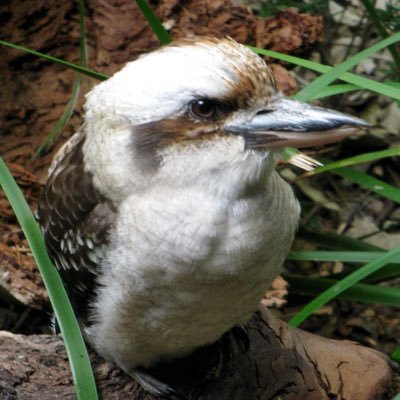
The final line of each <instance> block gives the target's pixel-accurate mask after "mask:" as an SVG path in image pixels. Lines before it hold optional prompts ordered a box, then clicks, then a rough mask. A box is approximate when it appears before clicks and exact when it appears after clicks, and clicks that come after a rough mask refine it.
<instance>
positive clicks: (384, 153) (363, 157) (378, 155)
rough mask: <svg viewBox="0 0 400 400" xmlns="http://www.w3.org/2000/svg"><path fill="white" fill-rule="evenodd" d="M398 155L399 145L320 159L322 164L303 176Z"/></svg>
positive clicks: (399, 154) (399, 153) (399, 152)
mask: <svg viewBox="0 0 400 400" xmlns="http://www.w3.org/2000/svg"><path fill="white" fill-rule="evenodd" d="M394 156H400V147H393V148H391V149H386V150H379V151H372V152H370V153H364V154H359V155H357V156H353V157H349V158H346V159H344V160H339V161H330V160H327V159H322V162H323V163H324V165H323V166H322V167H317V168H315V169H314V170H313V171H310V172H306V173H305V174H304V175H305V176H311V175H316V174H320V173H321V172H326V171H332V170H335V169H338V168H342V167H351V166H353V165H358V164H363V163H367V162H372V161H377V160H382V159H384V158H388V157H394Z"/></svg>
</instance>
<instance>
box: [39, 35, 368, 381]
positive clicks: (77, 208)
mask: <svg viewBox="0 0 400 400" xmlns="http://www.w3.org/2000/svg"><path fill="white" fill-rule="evenodd" d="M366 126H367V124H366V123H365V122H364V121H362V120H360V119H357V118H354V117H350V116H347V115H344V114H341V113H338V112H335V111H331V110H327V109H322V108H318V107H313V106H310V105H307V104H303V103H300V102H297V101H294V100H290V99H288V98H285V97H283V96H282V95H281V94H280V93H279V92H278V91H277V89H276V85H275V81H274V77H273V76H272V73H271V71H270V69H269V68H268V66H267V65H266V63H265V62H264V60H263V59H262V58H260V57H259V56H258V55H256V54H255V53H253V52H252V51H250V50H249V49H248V48H246V47H245V46H243V45H240V44H238V43H236V42H235V41H233V40H232V39H229V38H227V39H223V40H217V39H212V38H196V39H190V40H189V39H188V40H183V41H180V42H177V43H173V44H171V45H168V46H165V47H162V48H160V49H158V50H156V51H154V52H152V53H149V54H146V55H143V56H141V57H140V58H138V59H137V60H135V61H133V62H130V63H128V64H127V65H126V66H125V67H124V68H123V69H122V70H121V71H119V72H118V73H116V74H115V75H114V76H113V77H111V78H110V79H108V80H107V81H104V82H102V83H100V84H98V85H97V86H95V87H94V88H93V89H92V90H91V91H90V93H89V94H88V95H87V99H86V105H85V114H84V122H83V125H82V128H81V130H80V132H78V133H77V134H76V135H74V136H73V137H72V138H71V139H70V140H69V141H68V142H67V143H66V144H65V145H64V146H63V148H62V149H61V150H60V151H59V153H58V154H57V156H56V157H55V160H54V161H53V164H52V166H51V168H50V173H49V178H48V181H47V184H46V186H45V189H44V193H43V195H42V197H41V199H40V202H39V208H38V212H39V220H40V224H41V227H42V231H43V233H44V236H45V241H46V245H47V248H48V251H49V253H50V256H51V258H52V259H53V260H54V262H55V264H56V266H57V268H58V270H59V271H60V273H61V275H62V277H63V279H64V281H65V284H66V287H67V289H68V291H69V293H70V296H71V299H72V302H73V305H74V307H75V310H76V312H77V315H78V318H79V321H80V323H81V325H82V328H83V331H84V333H85V336H86V338H87V340H88V341H89V342H90V344H91V345H92V346H93V347H94V348H95V349H96V350H97V352H98V353H99V354H101V355H103V356H104V357H105V358H107V359H109V360H112V361H114V362H116V363H117V364H118V365H119V366H120V367H122V368H123V369H124V370H125V371H127V372H128V373H131V374H133V373H134V371H135V369H136V368H138V367H151V366H153V365H155V364H156V363H157V362H158V361H160V360H170V359H174V358H177V357H181V356H185V355H188V354H189V353H191V352H192V351H193V350H194V349H197V348H199V347H201V346H203V345H206V344H210V343H213V342H215V341H216V340H217V339H218V338H219V337H221V335H223V334H224V333H225V332H226V331H228V330H229V329H231V328H232V327H233V326H234V325H235V324H238V323H242V322H245V321H246V320H247V319H249V317H250V316H251V314H252V313H253V312H254V311H255V310H256V308H257V305H258V302H259V300H260V299H261V298H262V296H263V294H264V293H265V292H266V290H267V289H268V287H269V285H270V283H271V281H272V280H273V279H274V278H275V277H276V276H277V274H279V272H280V269H281V266H282V263H283V261H284V259H285V256H286V255H287V253H288V252H289V249H290V246H291V243H292V240H293V237H294V234H295V230H296V226H297V224H298V220H299V211H300V208H299V204H298V202H297V200H296V198H295V197H294V194H293V191H292V189H291V187H290V186H289V185H288V184H287V183H286V182H285V181H284V180H283V179H282V178H281V177H280V176H279V175H278V174H277V173H276V172H275V170H274V168H275V165H276V163H277V160H278V159H279V156H280V153H281V150H282V148H283V147H284V146H293V147H309V146H314V145H320V144H324V143H330V142H333V141H336V140H338V139H340V138H342V137H344V136H346V135H349V134H351V133H354V132H355V131H356V130H357V129H359V128H364V127H366Z"/></svg>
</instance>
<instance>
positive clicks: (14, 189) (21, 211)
mask: <svg viewBox="0 0 400 400" xmlns="http://www.w3.org/2000/svg"><path fill="white" fill-rule="evenodd" d="M0 186H1V187H2V188H3V190H4V192H5V194H6V196H7V198H8V200H9V202H10V204H11V206H12V208H13V210H14V212H15V215H16V217H17V219H18V221H19V223H20V225H21V228H22V230H23V231H24V234H25V236H26V238H27V240H28V243H29V246H30V248H31V250H32V254H33V257H34V258H35V261H36V263H37V265H38V267H39V270H40V273H41V275H42V278H43V282H44V284H45V286H46V289H47V292H48V294H49V297H50V301H51V304H52V306H53V309H54V313H55V315H56V318H57V321H58V323H59V325H60V329H61V333H62V336H63V338H64V342H65V346H66V349H67V354H68V358H69V361H70V365H71V371H72V376H73V379H74V382H75V388H76V393H77V397H78V399H79V400H97V399H98V396H97V390H96V384H95V381H94V377H93V372H92V369H91V366H90V361H89V356H88V353H87V350H86V347H85V344H84V342H83V338H82V334H81V331H80V329H79V326H78V323H77V321H76V318H75V316H74V313H73V311H72V307H71V304H70V302H69V300H68V297H67V294H66V292H65V289H64V286H63V284H62V282H61V279H60V276H59V275H58V272H57V270H56V268H55V267H54V266H53V264H52V263H51V261H50V259H49V256H48V255H47V251H46V248H45V245H44V242H43V238H42V235H41V233H40V230H39V227H38V226H37V224H36V222H35V220H34V218H33V215H32V213H31V211H30V209H29V206H28V204H27V203H26V201H25V199H24V197H23V195H22V193H21V191H20V190H19V188H18V186H17V184H16V182H15V181H14V179H13V177H12V176H11V174H10V172H9V171H8V169H7V167H6V165H5V164H4V162H3V160H2V159H1V158H0Z"/></svg>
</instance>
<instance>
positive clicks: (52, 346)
mask: <svg viewBox="0 0 400 400" xmlns="http://www.w3.org/2000/svg"><path fill="white" fill-rule="evenodd" d="M235 329H236V332H235ZM235 329H234V330H233V331H231V332H230V333H228V334H226V335H225V336H224V337H223V338H222V339H221V341H220V342H218V343H217V344H215V345H213V346H210V347H207V348H204V349H201V350H199V351H198V352H196V353H195V354H194V355H191V356H190V357H186V358H185V359H183V360H179V361H175V362H172V363H169V364H168V365H163V366H161V367H159V368H157V369H156V370H153V371H152V372H153V373H155V375H157V376H158V377H160V378H164V379H165V378H167V379H168V382H172V383H173V385H174V386H175V387H178V388H179V389H180V390H181V391H182V392H184V397H183V398H187V399H190V400H195V399H199V400H200V399H203V400H206V399H209V400H211V399H218V400H222V399H232V398H240V399H249V400H250V399H257V400H270V399H271V400H272V399H281V400H292V399H293V400H294V399H296V400H300V399H307V400H314V399H315V400H317V399H318V400H322V399H343V400H345V399H347V400H378V399H384V398H389V396H390V395H391V394H393V393H395V392H396V391H397V390H399V374H398V370H397V367H396V366H395V364H394V363H392V362H391V361H390V360H389V359H388V358H387V357H386V356H385V355H383V354H381V353H379V352H377V351H375V350H373V349H369V348H366V347H362V346H360V345H358V344H357V343H354V342H350V341H336V340H332V339H326V338H322V337H320V336H316V335H313V334H310V333H307V332H304V331H302V330H300V329H296V328H291V327H289V326H288V325H287V324H286V323H285V322H283V321H281V320H279V319H277V318H276V317H275V316H273V314H272V313H271V312H270V311H268V310H267V309H266V308H264V307H263V308H261V309H260V311H258V312H257V313H255V314H254V316H253V318H252V319H251V320H250V321H249V322H248V323H247V324H246V325H245V329H242V328H235ZM241 336H242V338H241ZM220 354H222V355H223V356H222V357H223V359H224V360H223V363H222V366H221V365H219V366H218V367H217V366H216V364H215V361H216V359H217V358H218V357H220ZM90 356H91V361H92V364H93V367H94V371H95V376H96V381H97V386H98V390H99V394H100V397H101V398H102V399H107V400H113V399H115V400H117V399H131V400H155V399H156V397H154V396H153V395H150V394H148V393H146V392H145V391H144V390H143V389H142V388H141V387H140V386H139V385H138V384H137V383H136V382H135V381H134V380H133V379H132V378H131V377H129V376H128V375H126V374H125V373H124V372H123V371H121V370H120V369H118V368H117V367H116V366H115V365H114V364H112V363H110V362H106V361H104V360H103V359H102V358H101V357H99V356H98V355H96V354H95V353H94V352H91V355H90ZM220 361H221V360H220V359H219V360H218V362H220ZM213 363H214V364H215V365H213ZM0 398H1V399H7V400H13V399H24V400H37V399H40V400H42V399H46V400H52V399H61V398H62V399H64V400H68V399H75V398H76V397H75V392H74V387H73V382H72V376H71V373H70V370H69V364H68V359H67V356H66V352H65V348H64V345H63V342H62V339H61V338H60V337H59V336H51V335H33V336H23V335H14V334H12V333H9V332H5V331H3V332H0Z"/></svg>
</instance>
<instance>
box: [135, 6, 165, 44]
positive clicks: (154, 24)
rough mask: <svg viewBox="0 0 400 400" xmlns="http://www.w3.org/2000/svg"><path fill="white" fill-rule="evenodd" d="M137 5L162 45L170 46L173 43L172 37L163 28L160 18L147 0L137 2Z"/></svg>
mask: <svg viewBox="0 0 400 400" xmlns="http://www.w3.org/2000/svg"><path fill="white" fill-rule="evenodd" d="M136 4H137V5H138V7H139V8H140V11H141V12H142V14H143V15H144V17H145V18H146V20H147V22H148V23H149V25H150V26H151V29H152V30H153V32H154V33H155V35H156V36H157V38H158V40H159V41H160V43H161V44H168V43H169V42H170V41H171V36H170V35H169V33H168V32H167V30H166V29H165V28H164V27H163V25H162V23H161V22H160V20H159V19H158V17H157V16H156V15H155V14H154V12H153V10H152V8H151V7H149V5H148V4H147V1H146V0H136Z"/></svg>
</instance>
